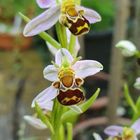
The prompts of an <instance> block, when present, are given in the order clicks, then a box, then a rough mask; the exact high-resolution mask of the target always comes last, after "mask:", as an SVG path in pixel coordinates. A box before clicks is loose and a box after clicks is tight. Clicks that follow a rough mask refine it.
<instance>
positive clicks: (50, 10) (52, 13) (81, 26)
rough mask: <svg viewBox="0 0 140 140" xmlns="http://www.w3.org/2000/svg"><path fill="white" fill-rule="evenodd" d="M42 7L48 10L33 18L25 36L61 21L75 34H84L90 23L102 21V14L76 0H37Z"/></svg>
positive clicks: (34, 33) (25, 29) (46, 28)
mask: <svg viewBox="0 0 140 140" xmlns="http://www.w3.org/2000/svg"><path fill="white" fill-rule="evenodd" d="M37 3H38V5H39V6H40V7H41V8H47V9H46V11H44V12H43V13H41V14H40V15H39V16H37V17H35V18H34V19H32V20H31V21H30V22H29V23H28V24H27V25H26V26H25V28H24V31H23V34H24V36H34V35H37V34H39V33H40V32H43V31H45V30H48V29H50V28H51V27H52V26H53V25H55V24H56V22H57V21H59V22H60V23H61V24H62V25H64V26H65V27H67V28H68V29H69V30H70V31H71V33H72V34H73V35H76V36H77V35H82V34H85V33H87V32H88V31H89V29H90V24H93V23H96V22H99V21H101V17H100V15H99V14H98V13H97V12H96V11H94V10H92V9H89V8H86V7H83V6H80V5H77V4H76V3H75V2H74V0H64V1H63V2H60V3H56V2H55V0H37Z"/></svg>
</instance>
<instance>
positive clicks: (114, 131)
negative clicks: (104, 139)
mask: <svg viewBox="0 0 140 140" xmlns="http://www.w3.org/2000/svg"><path fill="white" fill-rule="evenodd" d="M122 131H123V127H121V126H117V125H112V126H109V127H107V128H106V129H105V130H104V133H105V134H107V135H108V136H117V135H119V134H121V133H122Z"/></svg>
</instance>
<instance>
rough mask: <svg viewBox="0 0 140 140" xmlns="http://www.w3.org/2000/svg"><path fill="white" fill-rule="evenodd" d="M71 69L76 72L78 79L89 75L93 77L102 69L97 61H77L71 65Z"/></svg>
mask: <svg viewBox="0 0 140 140" xmlns="http://www.w3.org/2000/svg"><path fill="white" fill-rule="evenodd" d="M73 69H74V70H75V72H76V76H77V77H80V78H85V77H87V76H90V75H94V74H96V73H97V72H99V71H100V70H102V69H103V66H102V64H101V63H99V62H98V61H94V60H81V61H77V62H76V63H75V64H74V65H73Z"/></svg>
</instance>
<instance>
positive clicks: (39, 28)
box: [23, 6, 60, 36]
mask: <svg viewBox="0 0 140 140" xmlns="http://www.w3.org/2000/svg"><path fill="white" fill-rule="evenodd" d="M59 15H60V6H54V7H51V8H50V9H48V10H46V11H45V12H43V13H42V14H40V15H39V16H37V17H36V18H34V19H33V20H31V21H30V22H29V23H28V24H27V25H26V26H25V28H24V31H23V34H24V36H34V35H37V34H39V33H40V32H43V31H45V30H48V29H49V28H51V27H52V26H53V25H54V24H55V23H56V22H57V21H58V18H59Z"/></svg>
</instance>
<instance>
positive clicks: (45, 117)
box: [35, 102, 54, 134]
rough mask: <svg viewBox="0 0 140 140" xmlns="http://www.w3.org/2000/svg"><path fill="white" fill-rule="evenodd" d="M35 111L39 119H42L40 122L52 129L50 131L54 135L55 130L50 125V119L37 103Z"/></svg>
mask: <svg viewBox="0 0 140 140" xmlns="http://www.w3.org/2000/svg"><path fill="white" fill-rule="evenodd" d="M35 110H36V112H37V115H38V117H39V118H40V120H41V121H42V122H43V123H44V124H45V125H46V126H47V127H48V128H49V129H50V131H51V132H52V133H53V134H54V129H53V127H52V125H51V123H50V120H49V118H48V117H47V116H46V115H45V114H44V113H43V111H42V109H41V108H40V106H39V105H38V104H37V102H36V103H35Z"/></svg>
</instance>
